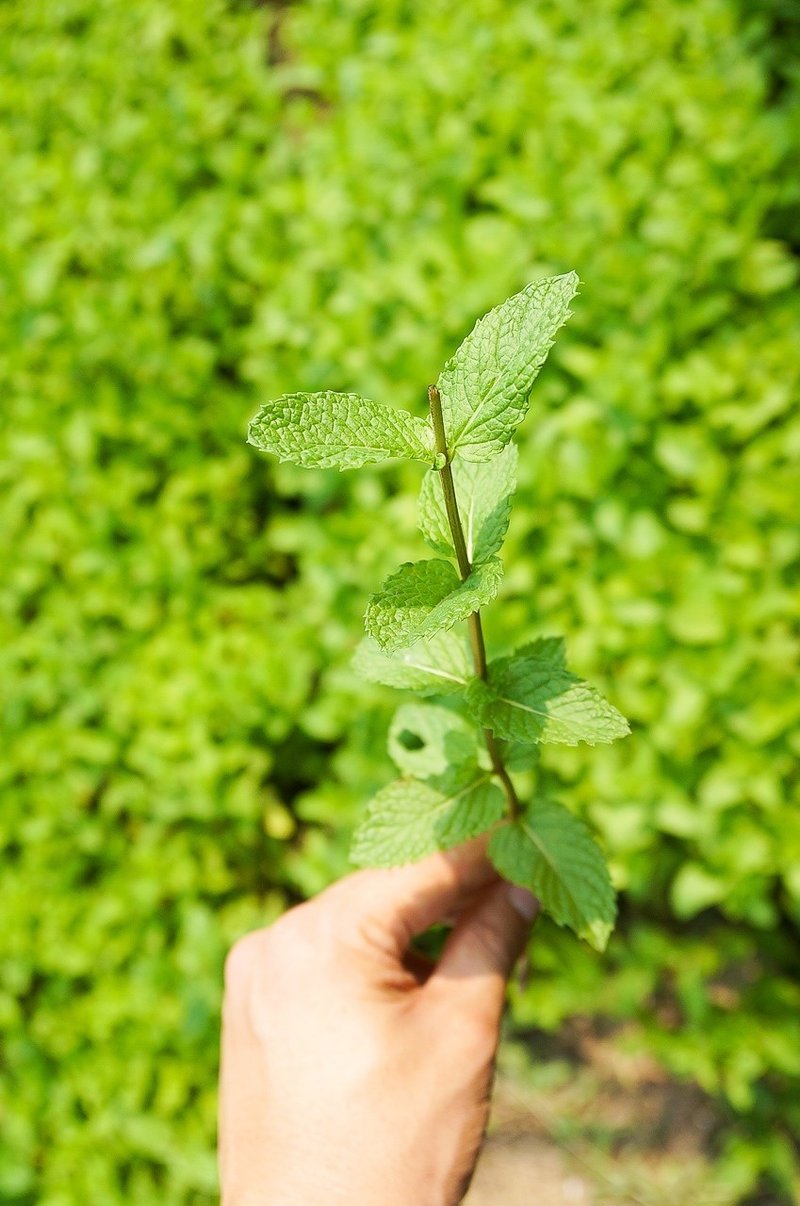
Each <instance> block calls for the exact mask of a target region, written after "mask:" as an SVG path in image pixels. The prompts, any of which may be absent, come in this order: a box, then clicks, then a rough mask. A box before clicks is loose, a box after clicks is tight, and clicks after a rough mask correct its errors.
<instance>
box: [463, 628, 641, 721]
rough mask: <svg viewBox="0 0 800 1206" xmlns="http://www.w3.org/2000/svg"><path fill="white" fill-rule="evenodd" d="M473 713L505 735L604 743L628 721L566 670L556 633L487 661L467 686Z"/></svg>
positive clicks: (469, 703)
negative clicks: (483, 672)
mask: <svg viewBox="0 0 800 1206" xmlns="http://www.w3.org/2000/svg"><path fill="white" fill-rule="evenodd" d="M467 704H468V706H469V708H470V710H471V712H472V714H473V715H474V717H475V719H476V720H477V721H478V722H479V723H480V724H482V725H485V726H487V727H488V728H490V729H491V730H492V731H493V732H494V733H495V734H496V736H498V737H504V738H506V739H507V740H510V741H524V742H540V741H541V742H544V741H549V742H555V743H556V744H558V745H577V744H578V743H579V742H581V741H585V742H586V743H587V744H588V745H597V744H598V743H600V744H607V743H609V742H611V741H616V739H617V738H618V737H624V736H626V734H627V733H629V732H630V729H629V727H628V722H627V720H626V719H625V717H624V716H622V715H621V713H619V712H618V711H617V709H616V708H615V707H613V705H612V704H610V703H608V701H607V700H605V699H604V698H603V696H602V695H600V693H599V692H598V691H595V689H594V687H590V686H589V684H588V683H586V682H584V681H583V679H580V678H578V677H577V675H575V674H572V673H570V671H569V670H567V669H566V667H565V664H564V646H563V641H561V640H560V638H551V639H549V640H545V641H534V642H533V643H532V644H531V645H527V646H525V647H524V648H522V649H520V650H519V651H518V652H517V653H515V654H514V655H513V656H512V657H504V658H498V659H497V661H494V662H491V663H490V665H489V672H488V681H486V682H483V681H481V680H480V679H475V680H473V682H472V683H471V685H470V688H469V691H468V692H467Z"/></svg>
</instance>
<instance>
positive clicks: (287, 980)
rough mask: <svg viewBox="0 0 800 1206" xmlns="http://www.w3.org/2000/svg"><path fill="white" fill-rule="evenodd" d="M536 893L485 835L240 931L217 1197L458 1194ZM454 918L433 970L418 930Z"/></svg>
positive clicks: (311, 1199)
mask: <svg viewBox="0 0 800 1206" xmlns="http://www.w3.org/2000/svg"><path fill="white" fill-rule="evenodd" d="M536 907H537V906H536V902H535V900H534V899H533V897H532V896H531V895H530V894H529V893H527V892H524V891H523V890H522V889H520V888H511V886H510V885H508V884H506V883H504V882H502V881H501V880H499V879H498V877H497V874H496V872H495V871H494V870H493V868H492V867H491V865H490V863H489V862H488V861H487V859H486V855H485V840H484V839H476V840H475V841H473V842H469V843H467V844H466V845H464V846H461V847H459V848H458V849H456V850H453V851H450V852H448V853H445V854H436V855H433V856H431V857H430V858H427V859H425V860H424V861H422V862H419V863H415V864H411V865H409V866H406V867H399V868H395V869H393V870H391V871H360V872H356V873H355V874H353V875H350V876H348V877H346V878H345V879H343V880H341V881H340V882H339V883H338V884H335V885H334V886H333V887H331V888H328V889H327V890H326V891H325V892H322V893H321V894H320V895H319V896H317V897H316V898H315V899H314V900H312V901H309V902H308V903H306V904H303V905H300V906H299V907H297V908H295V909H292V910H290V911H289V912H288V913H286V914H285V915H284V916H283V917H282V918H281V919H280V920H279V921H278V922H276V924H275V925H273V926H271V927H270V928H268V929H264V930H259V931H257V932H256V933H253V934H249V935H248V936H247V937H246V938H243V939H241V940H240V941H239V942H237V943H236V945H235V946H234V948H233V950H232V951H231V953H230V955H229V958H228V962H227V965H226V972H225V979H226V987H225V1000H224V1005H223V1033H222V1071H221V1076H220V1126H219V1131H220V1173H221V1180H222V1202H223V1206H261V1204H265V1206H266V1204H269V1206H345V1204H347V1206H454V1204H455V1203H457V1202H460V1201H461V1199H462V1197H463V1195H464V1193H465V1192H466V1189H467V1186H468V1184H469V1181H470V1178H471V1176H472V1172H473V1169H474V1167H475V1161H476V1159H477V1155H478V1151H479V1148H480V1145H481V1141H482V1138H483V1134H484V1129H485V1126H486V1120H487V1114H488V1108H489V1095H490V1091H491V1082H492V1074H493V1068H494V1059H495V1052H496V1049H497V1042H498V1035H499V1027H500V1018H501V1014H502V1010H503V1001H504V997H505V989H506V983H507V980H508V977H509V975H510V974H511V971H512V969H513V967H514V964H515V963H516V961H517V959H518V958H519V956H520V954H521V953H522V950H523V948H524V946H525V944H526V941H527V938H528V935H529V932H530V928H531V925H532V923H533V919H534V917H535V915H536ZM441 921H453V922H454V924H453V928H452V931H451V933H450V935H449V937H448V940H447V942H446V944H445V947H444V951H443V953H442V956H441V958H440V960H439V962H438V963H437V964H436V965H435V966H434V965H432V964H430V963H427V962H426V961H425V960H423V959H421V957H419V956H417V955H416V954H414V952H413V951H411V950H410V944H411V940H412V938H413V937H414V936H416V935H418V934H421V933H423V932H424V931H425V930H427V929H428V928H429V927H430V926H431V925H433V924H435V923H437V922H441Z"/></svg>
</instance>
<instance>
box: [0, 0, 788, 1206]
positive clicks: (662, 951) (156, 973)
mask: <svg viewBox="0 0 800 1206" xmlns="http://www.w3.org/2000/svg"><path fill="white" fill-rule="evenodd" d="M795 45H797V18H796V14H795V13H794V11H793V9H792V7H791V6H790V5H782V4H780V3H778V2H777V0H775V2H772V0H770V3H769V4H767V3H763V4H762V3H755V4H751V5H747V6H744V5H740V4H739V3H738V0H693V2H692V3H691V4H689V3H685V2H684V0H669V2H668V3H663V2H661V0H645V2H644V3H642V4H640V5H636V6H632V5H630V4H629V3H627V0H599V2H598V3H597V4H595V5H593V6H592V9H591V18H589V17H588V16H587V10H586V6H585V5H581V4H579V3H578V0H540V2H539V3H537V4H536V5H530V4H527V3H523V2H522V0H511V2H509V0H477V2H476V3H475V4H471V5H456V4H454V3H452V0H447V2H445V0H430V2H429V3H427V4H425V5H410V4H408V3H406V2H405V0H389V2H387V3H381V4H377V3H376V2H375V0H299V2H298V3H295V4H292V5H287V6H275V7H272V6H267V7H260V6H257V7H251V6H250V5H249V4H246V3H242V2H239V3H234V2H233V0H231V2H230V3H227V2H222V0H210V3H208V4H205V5H202V6H197V5H195V4H190V3H189V0H169V2H168V3H166V4H165V3H156V0H133V2H132V3H128V4H123V3H121V0H95V2H93V3H92V4H89V3H88V0H58V2H57V3H51V4H23V3H22V2H21V0H11V2H9V3H6V4H4V5H0V59H1V60H2V66H3V70H2V73H0V176H2V195H3V199H4V208H5V214H4V222H3V223H2V225H1V226H0V282H2V283H1V284H0V364H1V365H2V379H3V395H2V397H3V402H2V420H1V422H2V451H0V512H1V513H0V540H2V544H3V551H4V558H3V564H4V573H3V575H2V579H1V580H0V668H1V670H2V673H1V674H0V683H2V688H0V691H1V694H2V704H1V705H0V706H1V707H2V713H1V714H2V732H3V758H2V760H1V761H0V787H1V790H2V799H3V805H2V810H0V848H1V849H2V859H3V895H2V909H3V926H2V927H0V1028H1V1029H2V1038H1V1039H0V1050H2V1056H1V1057H0V1058H1V1059H2V1065H1V1069H2V1070H1V1072H0V1135H2V1138H1V1139H0V1200H3V1201H6V1202H9V1203H15V1204H17V1206H27V1204H29V1203H30V1204H32V1203H34V1202H35V1203H37V1206H38V1204H39V1203H44V1204H46V1206H61V1204H63V1203H73V1202H91V1201H101V1202H104V1203H105V1202H107V1203H109V1204H113V1203H116V1202H120V1203H121V1202H129V1201H142V1202H149V1201H153V1202H156V1201H157V1202H159V1203H167V1204H173V1203H174V1204H176V1206H177V1204H178V1203H189V1202H192V1203H202V1202H211V1201H213V1200H214V1192H215V1174H214V1167H213V1157H212V1151H213V1138H214V1111H215V1103H214V1079H215V1069H216V1050H217V1010H218V1005H219V995H220V975H221V964H222V958H223V954H224V950H225V948H226V947H227V945H228V944H229V943H230V942H231V941H232V940H233V939H234V938H235V937H236V936H237V935H238V934H239V933H241V932H242V931H243V930H245V929H247V928H248V927H251V926H254V925H257V924H259V923H261V922H262V921H263V919H264V918H267V919H268V918H269V917H270V916H274V915H275V914H277V913H278V912H279V911H280V910H281V909H282V908H283V907H285V905H286V903H288V902H290V901H291V900H294V899H297V898H299V897H301V896H303V895H306V894H308V893H311V892H314V891H316V890H318V889H319V888H320V887H322V886H323V885H324V884H325V883H327V882H328V881H329V880H330V879H332V878H334V877H335V876H337V875H339V874H341V873H342V872H343V871H344V870H345V869H346V868H347V866H348V862H347V854H346V851H347V844H348V841H349V837H350V833H351V830H352V827H353V824H354V822H355V818H356V815H357V812H358V809H359V808H360V806H361V803H362V801H363V800H364V798H365V796H366V795H367V794H368V793H369V792H371V791H373V790H377V789H378V788H379V787H380V785H381V783H382V782H385V780H386V777H387V775H388V773H389V769H390V764H389V759H388V755H387V754H386V753H385V752H384V735H385V729H386V725H387V723H388V720H389V715H390V707H391V704H390V699H389V694H390V693H389V692H385V691H384V690H383V689H382V688H380V687H375V688H374V696H369V695H368V696H367V697H366V706H365V695H364V691H365V688H364V687H363V686H362V685H358V684H357V683H356V681H355V679H354V676H353V675H352V672H351V670H350V668H349V663H350V658H351V656H352V652H353V649H352V639H351V638H352V634H353V633H354V632H355V631H356V626H357V623H358V613H359V606H358V601H359V599H361V598H362V597H363V596H364V594H365V593H366V592H367V591H368V589H370V584H371V583H374V582H375V581H376V580H379V579H380V578H381V577H382V576H383V575H385V574H386V573H387V572H389V570H390V568H391V563H392V560H393V559H394V558H396V557H397V556H398V555H399V556H400V557H401V558H404V559H407V560H413V559H415V558H416V557H417V556H418V555H419V549H418V546H417V542H416V540H415V539H414V537H413V536H412V535H411V533H412V529H413V516H412V514H411V503H410V491H411V488H412V484H413V480H414V472H415V471H414V470H413V468H409V467H406V466H404V465H399V466H397V467H391V468H388V469H381V470H377V471H376V472H375V473H370V474H368V475H358V476H347V477H342V476H340V475H337V474H336V473H333V472H329V471H326V470H317V469H315V470H311V471H300V470H299V469H296V468H294V467H292V466H286V465H280V466H275V467H274V468H270V469H269V470H268V471H267V472H266V473H265V472H264V467H263V466H262V465H257V464H254V463H253V458H252V456H250V455H248V452H247V450H246V449H245V448H244V447H243V446H242V445H241V443H240V441H241V437H242V435H243V431H242V422H241V417H242V415H243V414H245V413H246V412H247V411H248V409H250V408H253V409H254V408H255V405H256V400H257V399H258V398H262V397H276V396H278V395H280V394H281V393H286V392H288V391H289V390H290V389H291V388H292V387H293V383H295V382H297V381H298V380H302V381H303V382H304V384H306V385H307V386H308V388H309V389H313V390H325V389H335V390H344V391H353V392H357V393H359V394H362V395H367V396H372V397H392V398H394V399H396V400H397V402H398V403H399V404H400V405H402V406H405V407H406V408H407V409H409V410H411V411H412V413H414V414H417V415H421V414H422V413H423V409H422V408H423V405H424V398H421V397H419V395H418V390H417V384H416V383H417V382H419V381H427V380H431V379H432V377H433V374H434V373H435V368H436V366H437V365H438V364H439V363H441V362H442V360H443V359H444V356H445V354H446V352H447V349H448V348H449V347H451V346H452V345H453V343H454V342H455V341H456V339H457V337H458V334H459V332H461V331H463V330H464V329H465V327H466V326H467V324H468V323H469V321H470V320H471V318H472V317H473V316H474V315H475V314H476V313H482V312H484V311H485V310H487V309H488V308H489V306H490V305H491V304H492V303H493V302H494V301H495V300H496V299H497V298H498V297H504V296H507V295H509V294H511V293H513V292H515V291H516V290H517V289H519V288H520V287H521V286H522V284H523V283H524V282H525V281H526V280H532V279H537V278H539V277H541V276H546V275H548V274H550V273H553V272H555V271H557V268H558V265H561V264H565V263H571V264H573V263H574V264H575V265H577V266H578V268H579V270H580V274H581V276H582V278H583V279H584V280H586V281H587V282H590V285H589V286H587V287H584V290H583V292H582V298H581V305H580V307H579V308H578V310H577V312H576V314H575V317H574V319H573V320H572V323H571V324H570V327H569V328H568V329H567V331H566V332H565V334H564V336H563V338H562V339H561V340H560V341H559V344H558V346H557V347H556V348H555V350H554V352H553V353H552V355H551V357H550V360H549V362H548V366H547V368H546V369H545V371H544V372H543V373H542V375H541V376H540V378H539V382H538V385H537V398H538V406H539V413H540V421H539V422H538V423H537V424H536V426H535V428H532V429H531V430H530V431H526V432H523V433H522V434H521V436H520V452H521V456H520V468H519V483H518V492H517V496H516V497H517V505H516V508H515V513H514V519H513V521H512V523H511V525H510V528H509V532H508V537H507V540H506V552H507V561H508V565H509V567H510V568H509V572H508V573H507V575H506V577H505V579H504V606H503V609H502V615H501V616H499V617H498V618H497V619H496V620H493V618H492V614H491V611H489V612H488V613H487V640H488V641H489V642H491V644H492V645H493V646H495V647H498V648H500V647H502V646H503V644H504V633H505V630H506V628H507V629H508V631H509V632H513V633H514V634H519V637H520V639H521V640H535V639H537V638H538V637H540V636H542V635H545V634H546V633H548V632H552V631H559V632H563V633H564V634H565V635H566V637H567V639H568V641H569V644H570V648H571V652H572V657H573V659H574V661H575V664H576V667H577V668H578V670H579V671H580V673H581V674H582V675H585V676H586V677H590V678H592V679H593V680H596V681H598V683H599V685H600V686H601V687H602V688H604V689H606V690H607V691H609V693H611V694H612V696H613V698H614V700H615V702H616V703H618V704H619V706H620V708H621V709H622V710H623V711H624V712H625V713H626V714H627V715H628V716H630V718H631V721H632V725H633V727H634V730H635V731H636V730H637V729H642V730H646V732H647V739H646V740H645V739H644V738H642V739H636V740H635V741H631V742H625V743H621V744H620V745H619V746H612V747H609V748H608V749H598V750H597V751H595V756H594V757H593V758H592V759H591V762H590V763H585V762H584V760H583V759H582V758H580V757H579V756H578V752H577V751H571V750H569V749H561V748H556V747H547V748H546V749H544V750H543V753H542V758H541V765H540V770H539V772H537V773H540V774H542V775H547V776H549V777H550V780H549V781H550V783H551V785H552V789H553V791H554V792H557V793H558V794H559V795H561V796H562V797H566V799H567V800H568V802H569V804H570V807H571V808H572V809H574V810H575V812H576V814H577V815H579V816H581V817H582V818H583V819H584V820H585V821H587V822H588V823H589V824H590V825H591V826H592V827H593V828H595V829H596V830H597V831H598V833H599V834H600V837H601V839H602V843H603V846H604V848H605V850H606V851H607V852H608V854H609V855H610V859H611V867H612V877H613V879H614V882H615V885H616V887H617V888H618V889H619V890H620V892H621V916H620V922H619V924H618V931H617V936H615V937H614V938H613V939H612V941H611V943H610V944H609V948H608V951H607V953H606V955H605V956H604V957H603V960H602V961H600V960H599V959H598V958H597V957H596V956H595V955H594V954H593V953H592V952H591V951H590V950H589V949H588V948H586V947H585V946H583V945H580V944H577V943H574V942H572V941H571V940H570V939H569V938H568V936H566V935H563V934H562V932H561V931H560V930H558V929H557V928H556V927H552V926H548V925H544V926H543V927H542V928H541V929H540V930H539V932H538V934H537V943H536V946H535V950H534V965H535V966H534V976H533V978H532V984H531V987H530V989H528V990H527V991H525V992H519V991H518V992H517V993H516V994H515V1002H514V1013H515V1018H516V1021H517V1023H518V1024H519V1025H520V1026H525V1025H527V1024H529V1023H530V1024H532V1025H536V1026H542V1027H546V1028H552V1027H557V1026H558V1025H559V1023H560V1021H561V1019H563V1018H564V1017H566V1016H569V1015H574V1014H577V1013H589V1012H591V1013H596V1014H597V1015H600V1016H602V1017H603V1018H604V1019H605V1020H606V1021H610V1022H613V1023H618V1024H621V1025H622V1026H623V1031H622V1033H623V1034H624V1035H625V1039H624V1041H626V1042H628V1043H631V1042H639V1043H640V1044H641V1045H642V1046H644V1047H646V1048H647V1050H648V1051H655V1052H657V1054H658V1056H659V1058H660V1059H661V1060H662V1062H663V1063H664V1065H665V1067H666V1068H667V1069H669V1070H670V1071H672V1072H673V1073H674V1074H676V1075H679V1076H685V1077H689V1078H694V1079H696V1080H697V1081H698V1082H699V1083H700V1084H701V1085H702V1086H703V1088H704V1089H705V1090H706V1091H707V1092H709V1093H710V1094H712V1095H714V1097H715V1099H716V1100H717V1101H718V1103H719V1108H720V1110H721V1112H722V1115H723V1117H724V1118H725V1120H726V1129H725V1130H724V1131H723V1133H722V1135H721V1137H720V1140H719V1143H720V1146H719V1150H718V1152H717V1153H716V1155H715V1163H716V1166H717V1175H718V1176H719V1177H720V1178H721V1179H723V1178H724V1179H725V1180H726V1184H735V1185H736V1186H738V1187H739V1191H740V1193H741V1196H742V1198H743V1200H744V1199H745V1198H746V1195H747V1194H748V1193H752V1194H754V1195H755V1200H758V1195H759V1193H761V1194H762V1197H763V1195H764V1194H765V1193H766V1192H767V1189H771V1190H772V1192H773V1194H774V1195H775V1197H776V1199H777V1200H778V1201H781V1200H783V1201H791V1200H792V1199H793V1197H795V1198H796V1197H797V1176H798V1174H797V1155H796V1146H795V1139H794V1137H795V1136H796V1135H797V1134H798V1133H800V1056H798V1052H800V988H798V984H797V975H796V969H797V966H798V955H799V954H800V951H799V950H798V947H799V946H800V943H799V942H798V925H800V876H798V866H799V865H800V812H798V809H797V806H796V805H797V795H798V791H797V788H798V772H797V755H798V752H800V738H798V717H800V697H798V693H797V690H796V666H797V657H798V652H799V651H800V634H799V633H798V622H797V616H798V602H800V588H799V587H798V583H799V582H800V532H799V531H798V526H797V514H798V510H800V481H799V480H798V473H797V459H798V452H799V451H800V416H798V411H797V406H796V399H797V396H798V385H800V347H799V346H798V340H797V330H798V323H800V299H799V298H798V293H797V288H796V285H797V276H798V253H799V252H800V246H799V245H798V239H797V230H798V222H799V221H800V181H799V180H798V175H797V172H796V161H797V155H798V150H800V145H799V144H800V80H799V79H798V72H797V65H796V56H794V57H793V54H792V47H793V46H795ZM374 514H380V515H381V516H382V524H383V525H385V526H386V528H387V529H390V530H391V532H392V534H393V548H392V549H391V550H389V549H388V548H387V546H386V544H385V543H384V542H383V541H382V540H381V541H379V540H377V539H375V535H374V532H373V523H372V516H373V515H374ZM368 690H372V689H368ZM287 839H289V842H288V847H287ZM621 1041H622V1040H621ZM759 1186H760V1188H759ZM781 1186H782V1188H781ZM781 1195H782V1197H781Z"/></svg>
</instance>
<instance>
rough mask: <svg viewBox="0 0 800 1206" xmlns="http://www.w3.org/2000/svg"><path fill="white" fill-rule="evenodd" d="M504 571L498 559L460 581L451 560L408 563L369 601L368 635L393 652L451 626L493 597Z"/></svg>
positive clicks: (478, 567)
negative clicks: (464, 580)
mask: <svg viewBox="0 0 800 1206" xmlns="http://www.w3.org/2000/svg"><path fill="white" fill-rule="evenodd" d="M502 576H503V567H502V566H501V564H500V562H499V561H497V560H496V559H492V560H491V561H487V562H485V563H484V564H483V565H478V566H476V567H475V569H474V570H473V571H472V573H471V574H470V576H469V577H468V578H467V580H466V582H462V581H461V579H460V578H459V576H458V574H457V573H456V571H455V569H454V568H453V566H452V565H451V564H450V562H449V561H415V562H406V564H405V565H401V566H400V569H399V570H398V571H397V572H396V573H394V574H392V576H391V577H390V578H387V580H386V581H385V582H384V584H383V587H382V588H381V590H380V591H379V592H378V594H376V595H373V596H372V598H371V599H370V601H369V603H368V604H367V610H366V614H365V616H364V622H365V624H366V628H367V632H368V633H369V635H370V636H371V637H372V638H373V639H374V640H376V641H377V642H378V644H379V645H380V647H381V649H384V650H388V651H389V652H391V651H393V650H395V649H402V648H403V646H404V645H413V644H414V642H415V641H419V640H422V638H423V637H428V636H431V635H432V634H433V633H435V632H438V631H439V630H440V629H442V628H452V627H453V625H454V624H457V623H458V621H459V620H466V618H467V616H469V615H470V614H471V613H472V612H473V611H477V610H478V608H480V607H483V605H484V604H485V603H488V602H489V601H490V600H491V599H493V598H494V597H495V595H496V594H497V591H498V589H499V586H500V579H501V577H502Z"/></svg>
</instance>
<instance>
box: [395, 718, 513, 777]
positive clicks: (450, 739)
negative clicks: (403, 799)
mask: <svg viewBox="0 0 800 1206" xmlns="http://www.w3.org/2000/svg"><path fill="white" fill-rule="evenodd" d="M388 749H389V756H390V757H391V758H392V759H393V760H394V762H395V763H396V764H397V766H398V768H399V769H400V770H401V771H403V772H405V774H408V775H415V776H416V777H417V778H420V779H425V778H427V777H428V776H429V775H442V774H444V772H445V771H446V770H447V769H448V767H451V766H461V765H463V764H464V763H465V762H470V763H472V764H473V765H474V764H475V762H476V761H480V760H481V759H485V760H486V768H487V770H488V769H489V767H490V764H489V761H488V755H487V754H486V750H485V747H484V746H483V743H482V742H479V741H478V731H477V729H476V728H475V727H474V725H472V724H470V722H469V721H468V720H465V719H464V717H463V716H461V715H460V714H459V713H458V712H454V711H453V710H452V708H446V707H442V706H441V705H438V704H422V703H407V704H403V705H402V707H400V708H398V709H397V711H396V712H395V715H394V719H393V720H392V724H391V727H390V729H389V743H388Z"/></svg>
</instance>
